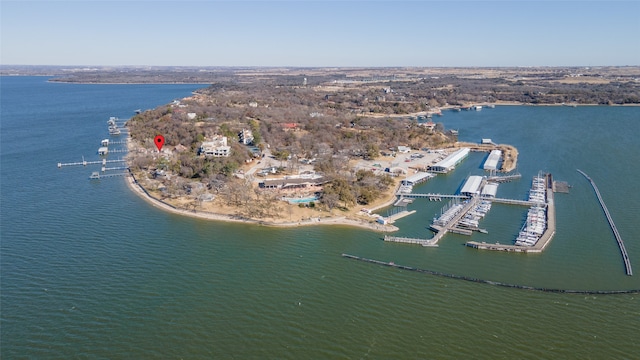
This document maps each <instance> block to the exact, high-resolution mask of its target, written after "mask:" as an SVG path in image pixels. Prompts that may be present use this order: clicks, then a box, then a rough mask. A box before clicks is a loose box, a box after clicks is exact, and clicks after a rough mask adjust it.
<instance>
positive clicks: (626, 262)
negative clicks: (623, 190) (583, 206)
mask: <svg viewBox="0 0 640 360" xmlns="http://www.w3.org/2000/svg"><path fill="white" fill-rule="evenodd" d="M576 170H577V171H578V172H579V173H580V174H582V175H583V176H584V177H585V178H586V179H587V180H589V183H590V184H591V187H593V191H595V193H596V196H597V197H598V201H599V202H600V207H602V210H603V211H604V215H605V216H606V217H607V221H608V222H609V227H611V231H613V236H615V238H616V241H617V242H618V247H619V248H620V253H621V254H622V260H623V261H624V266H625V270H626V272H627V275H629V276H632V275H633V270H632V269H631V261H629V255H628V254H627V249H626V248H625V247H624V241H622V236H620V233H619V232H618V228H617V227H616V224H615V223H614V222H613V218H612V217H611V214H610V213H609V209H607V205H605V204H604V200H602V196H601V195H600V191H599V190H598V187H597V186H596V183H595V182H594V181H593V180H592V179H591V178H590V177H589V175H587V174H585V173H584V172H583V171H582V170H579V169H576Z"/></svg>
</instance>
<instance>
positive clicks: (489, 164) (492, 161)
mask: <svg viewBox="0 0 640 360" xmlns="http://www.w3.org/2000/svg"><path fill="white" fill-rule="evenodd" d="M501 157H502V151H500V150H491V153H489V156H488V157H487V160H485V162H484V166H483V168H484V169H485V170H497V169H498V162H499V161H500V158H501Z"/></svg>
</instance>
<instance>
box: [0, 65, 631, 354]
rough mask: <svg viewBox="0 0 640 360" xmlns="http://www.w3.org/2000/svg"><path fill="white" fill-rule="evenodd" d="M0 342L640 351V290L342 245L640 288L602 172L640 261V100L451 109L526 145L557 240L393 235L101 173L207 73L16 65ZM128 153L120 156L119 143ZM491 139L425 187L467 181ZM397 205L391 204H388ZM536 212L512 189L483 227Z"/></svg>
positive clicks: (524, 155) (183, 350)
mask: <svg viewBox="0 0 640 360" xmlns="http://www.w3.org/2000/svg"><path fill="white" fill-rule="evenodd" d="M0 85H1V99H0V100H1V124H0V125H1V154H0V166H1V167H0V171H1V174H0V175H1V178H0V180H1V182H0V185H1V205H0V206H1V207H0V209H1V219H0V221H1V223H0V225H1V228H0V231H1V243H0V260H1V261H0V271H1V283H0V286H1V293H0V296H1V298H0V300H1V303H0V305H1V308H0V310H1V315H0V316H1V317H0V321H1V326H0V342H1V343H0V345H1V346H0V355H1V357H2V358H3V359H18V358H19V359H22V358H34V359H40V358H47V359H49V358H61V359H62V358H64V359H67V358H105V359H106V358H108V359H114V358H115V359H118V358H127V359H134V358H169V359H172V358H175V359H179V358H189V359H194V358H202V359H210V358H216V359H218V358H219V359H225V358H240V359H247V358H256V359H265V358H283V359H301V358H320V359H333V358H335V359H338V358H339V359H344V358H347V359H359V358H375V359H390V358H395V359H407V358H410V359H413V358H433V359H459V358H474V359H514V358H519V359H541V358H543V359H545V358H562V359H603V358H615V359H638V354H640V343H639V342H638V341H637V340H638V338H640V330H638V329H640V302H639V301H640V295H639V294H628V295H589V296H586V295H571V294H554V293H542V292H535V291H527V290H518V289H507V288H500V287H496V286H491V285H486V284H478V283H472V282H465V281H460V280H454V279H448V278H441V277H436V276H431V275H427V274H422V273H416V272H409V271H403V270H399V269H395V268H388V267H381V266H377V265H373V264H368V263H363V262H358V261H353V260H348V259H345V258H343V257H341V254H342V253H349V254H354V255H358V256H363V257H368V258H374V259H379V260H384V261H394V262H396V263H398V264H403V265H408V266H413V267H418V268H424V269H430V270H436V271H441V272H445V273H451V274H456V275H465V276H472V277H476V278H481V279H488V280H493V281H502V282H507V283H513V284H521V285H529V286H539V287H547V288H561V289H590V290H619V289H640V275H635V276H631V277H630V276H626V275H625V273H624V266H623V263H622V259H621V256H620V252H619V250H618V247H617V244H616V241H615V239H614V237H613V235H612V233H611V230H610V229H609V227H608V224H607V222H606V219H605V217H604V214H603V212H602V210H601V209H600V207H599V205H598V202H597V199H596V196H595V194H594V192H593V190H592V188H591V187H590V185H589V183H588V182H587V181H586V180H585V179H584V178H583V177H582V176H581V175H580V174H579V173H578V172H576V168H578V169H581V170H583V171H585V172H586V173H587V174H589V175H590V176H591V177H592V178H593V179H594V181H595V182H596V183H597V185H598V187H599V188H600V192H601V193H602V196H603V198H604V200H605V202H606V204H607V206H608V208H609V211H610V212H611V215H612V217H613V219H614V220H615V222H616V225H617V227H618V230H619V231H620V234H621V235H622V238H623V239H624V241H625V244H626V247H627V251H628V253H629V257H630V258H631V262H632V266H633V267H634V270H635V271H636V273H640V243H639V242H638V241H639V239H640V228H638V226H637V223H638V218H639V215H638V214H640V206H639V204H640V192H638V189H637V188H638V186H639V185H640V182H639V181H638V179H639V178H640V168H639V167H638V166H637V164H638V162H639V161H640V141H638V139H637V134H638V133H639V132H640V108H637V107H624V108H621V107H578V108H569V107H528V106H512V107H498V108H495V109H483V110H482V111H480V112H459V113H457V112H445V113H444V116H442V117H441V118H437V119H435V120H436V121H439V122H442V123H444V125H445V127H447V128H452V129H458V130H459V132H460V140H463V141H473V142H478V141H480V139H481V138H491V139H493V141H495V142H497V143H508V144H513V145H515V146H516V147H517V148H518V150H519V152H520V157H519V166H518V171H519V172H520V173H521V174H522V175H523V177H522V179H521V180H518V181H514V182H512V183H508V184H503V185H500V187H499V189H498V196H500V197H510V198H516V199H524V198H525V197H526V195H527V190H528V189H529V187H530V182H531V177H532V176H534V175H535V174H536V173H537V172H538V171H539V170H543V171H548V172H551V173H553V175H554V177H555V178H556V179H557V180H564V181H567V182H568V183H569V184H570V185H572V188H571V192H570V194H556V204H557V207H556V209H557V221H558V228H557V234H556V236H555V238H554V239H553V241H552V242H551V244H550V245H549V246H548V248H547V250H546V251H545V252H544V253H542V254H536V255H525V254H509V253H500V252H481V251H478V250H474V249H471V248H467V247H465V246H463V245H462V244H463V243H464V242H465V241H468V240H469V238H468V237H465V236H461V235H446V236H445V237H444V238H443V239H442V240H441V242H440V247H438V248H422V247H419V246H411V245H402V244H392V243H385V242H383V241H382V240H381V237H382V235H381V234H378V233H375V232H371V231H365V230H362V229H354V228H348V227H304V228H298V229H273V228H266V227H260V226H247V225H239V224H227V223H220V222H208V221H204V220H198V219H191V218H185V217H180V216H177V215H173V214H168V213H165V212H162V211H160V210H158V209H155V208H153V207H151V206H149V205H148V204H147V203H146V202H145V201H144V200H142V199H140V198H138V197H137V196H136V195H134V194H132V193H131V192H130V191H129V190H128V189H127V187H126V185H125V183H124V180H123V179H122V178H112V179H106V180H101V181H98V182H96V181H89V180H87V177H88V176H89V174H90V173H91V171H97V170H99V167H98V166H94V167H93V168H91V167H86V168H84V167H70V168H63V169H58V168H57V167H56V164H57V163H58V162H61V161H62V162H70V161H81V159H82V156H83V155H84V157H85V158H86V159H87V160H97V158H98V156H97V155H96V150H97V148H98V146H99V141H100V140H101V139H103V138H106V137H107V136H108V135H107V125H106V121H107V119H108V118H109V117H110V116H118V117H120V118H123V119H126V118H128V117H129V116H131V115H132V114H133V110H134V109H138V108H142V109H147V108H153V107H156V106H159V105H163V104H166V103H169V102H170V101H172V100H173V99H176V98H181V97H184V96H188V95H189V94H190V92H191V91H193V90H195V89H197V88H199V87H202V86H201V85H77V84H57V83H49V82H47V78H44V77H3V78H1V79H0ZM115 155H116V156H113V155H110V158H111V159H113V158H117V157H118V156H117V154H115ZM485 156H486V154H479V153H473V154H471V155H470V156H469V157H468V158H467V159H466V160H465V161H464V162H463V163H462V164H461V165H460V166H459V167H458V168H457V169H456V170H455V171H454V172H452V173H450V174H448V175H445V176H439V177H437V178H435V179H433V180H431V181H429V182H428V183H426V184H424V185H421V186H419V187H417V188H415V189H414V191H415V192H446V193H453V192H455V191H456V189H457V188H458V187H459V186H460V185H461V184H462V182H463V181H464V179H465V178H466V177H467V176H468V175H471V174H482V170H481V169H480V166H481V165H482V161H483V160H484V157H485ZM443 205H445V202H429V201H426V200H417V201H415V202H414V203H413V204H411V205H410V206H409V209H410V210H411V209H415V210H417V213H415V214H413V215H411V216H409V217H406V218H404V219H402V220H400V221H398V222H397V223H396V225H398V226H399V227H400V229H401V230H400V231H399V232H398V235H399V236H412V237H427V236H430V233H429V231H428V226H429V224H430V221H431V219H432V218H433V216H434V215H435V214H436V213H439V211H440V208H441V207H442V206H443ZM384 211H386V210H382V212H384ZM525 212H526V209H525V208H520V207H517V206H507V205H497V204H496V205H494V206H493V208H492V209H491V211H490V213H489V214H488V215H487V217H486V218H485V219H484V220H482V221H481V226H482V227H484V228H486V229H488V231H489V233H488V234H474V235H473V237H472V239H474V240H478V241H487V242H496V241H499V242H501V243H508V242H510V241H513V239H514V238H515V236H516V234H517V232H518V231H519V229H520V227H521V226H522V221H523V220H524V214H525Z"/></svg>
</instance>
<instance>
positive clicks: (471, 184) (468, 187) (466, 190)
mask: <svg viewBox="0 0 640 360" xmlns="http://www.w3.org/2000/svg"><path fill="white" fill-rule="evenodd" d="M481 184H482V176H477V175H472V176H469V178H468V179H467V181H466V182H465V183H464V185H463V186H462V190H460V194H462V195H468V196H471V195H477V194H479V193H480V185H481Z"/></svg>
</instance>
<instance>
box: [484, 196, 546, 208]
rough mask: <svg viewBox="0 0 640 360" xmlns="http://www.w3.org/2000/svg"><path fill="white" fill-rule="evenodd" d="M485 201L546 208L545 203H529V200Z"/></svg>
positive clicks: (494, 199)
mask: <svg viewBox="0 0 640 360" xmlns="http://www.w3.org/2000/svg"><path fill="white" fill-rule="evenodd" d="M484 200H487V201H491V202H495V203H500V204H509V205H522V206H535V205H538V206H544V203H543V202H536V201H529V200H514V199H503V198H484Z"/></svg>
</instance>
